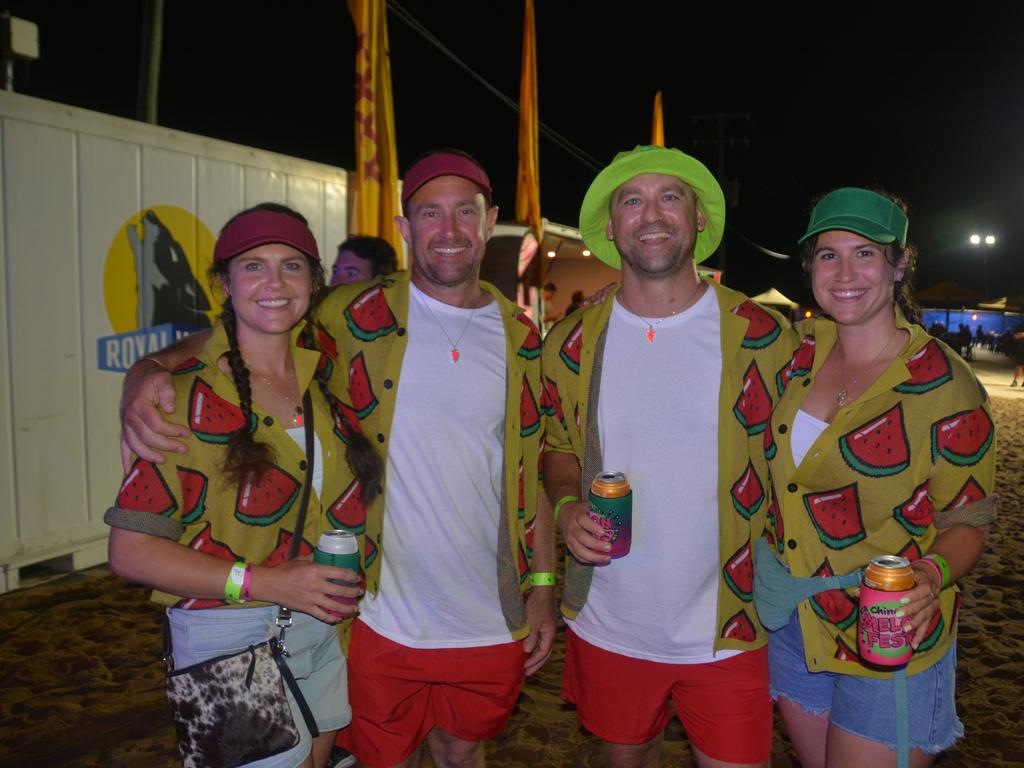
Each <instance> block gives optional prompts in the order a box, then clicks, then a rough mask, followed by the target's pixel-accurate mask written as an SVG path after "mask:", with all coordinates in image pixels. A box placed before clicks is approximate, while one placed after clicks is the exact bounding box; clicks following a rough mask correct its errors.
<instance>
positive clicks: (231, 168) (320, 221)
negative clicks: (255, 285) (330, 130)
mask: <svg viewBox="0 0 1024 768" xmlns="http://www.w3.org/2000/svg"><path fill="white" fill-rule="evenodd" d="M339 140H341V138H340V137H339ZM0 173H2V179H3V185H2V190H0V195H2V199H0V206H2V210H3V216H2V219H0V295H2V296H3V297H4V298H3V301H4V307H3V311H2V312H0V569H2V570H4V571H5V573H6V582H5V581H3V580H0V591H3V590H4V589H5V588H12V587H13V586H16V584H17V569H18V567H20V566H23V565H26V564H29V563H32V562H38V561H40V560H46V559H50V558H55V557H61V556H66V555H68V556H70V555H73V556H75V557H77V558H78V560H77V561H76V562H74V564H75V565H76V566H78V567H83V566H87V565H91V564H93V563H95V562H97V558H98V559H99V561H102V560H103V559H105V546H106V545H105V539H106V526H104V525H103V522H102V518H103V512H104V511H105V510H106V508H107V507H108V506H109V505H110V503H111V501H112V500H113V498H114V496H115V494H116V491H117V487H118V484H119V482H120V477H121V469H120V459H119V451H118V434H119V426H118V418H117V405H118V400H119V398H120V390H121V382H122V379H123V377H122V375H121V374H119V373H113V372H110V371H103V370H100V368H99V360H98V358H97V344H96V340H97V339H98V338H100V337H103V336H108V335H111V334H113V333H115V329H113V328H112V327H111V322H110V320H109V319H108V312H107V306H106V304H105V300H104V289H103V288H104V268H105V264H106V261H107V255H108V251H109V250H110V248H111V243H112V241H113V240H114V238H115V237H117V236H119V232H121V231H122V230H123V227H124V222H125V221H126V220H127V219H128V217H129V216H132V215H133V214H135V213H138V212H140V211H143V210H145V209H148V208H151V207H153V206H176V207H178V208H182V209H185V210H186V211H189V212H191V213H192V214H193V215H194V216H195V217H197V218H198V219H200V220H201V221H202V222H203V223H204V224H205V225H206V227H207V228H208V229H209V230H210V231H211V232H212V233H213V234H214V235H215V234H216V232H217V231H218V230H219V229H220V227H221V225H223V223H224V222H225V221H226V220H227V219H228V218H229V217H230V216H231V215H232V214H234V213H236V212H237V211H239V210H241V209H243V208H245V207H247V206H249V205H253V204H255V203H257V202H261V201H263V200H273V201H278V202H284V203H287V204H288V205H290V206H292V207H293V208H295V209H297V210H299V211H300V212H302V213H303V215H305V216H306V217H307V218H308V219H309V222H310V226H311V227H312V229H313V232H314V234H315V235H316V237H317V241H318V244H319V246H320V248H321V251H322V253H323V255H324V262H325V266H327V267H328V268H329V267H330V265H331V263H332V262H333V258H334V253H333V249H334V246H336V245H337V243H339V242H340V241H341V240H343V239H344V238H345V234H346V210H347V175H346V172H345V171H343V170H342V169H338V168H332V167H329V166H324V165H320V164H317V163H312V162H307V161H302V160H297V159H295V158H290V157H285V156H282V155H275V154H272V153H269V152H263V151H259V150H254V149H250V148H247V147H241V146H238V145H234V144H228V143H226V142H220V141H214V140H211V139H206V138H203V137H200V136H194V135H191V134H183V133H179V132H175V131H170V130H167V129H164V128H159V127H156V126H150V125H146V124H143V123H137V122H134V121H130V120H123V119H120V118H114V117H110V116H107V115H101V114H98V113H95V112H89V111H86V110H80V109H75V108H71V107H67V106H64V105H59V104H54V103H51V102H46V101H41V100H38V99H32V98H29V97H25V96H20V95H17V94H10V93H6V92H0ZM176 236H177V237H178V238H179V240H180V239H181V237H182V235H181V234H179V233H176ZM190 245H193V246H194V243H192V244H190V243H188V242H187V237H186V241H184V242H182V246H183V247H184V248H185V249H186V250H188V249H189V247H190ZM197 278H198V279H199V280H201V281H202V282H203V284H204V285H206V276H205V275H197Z"/></svg>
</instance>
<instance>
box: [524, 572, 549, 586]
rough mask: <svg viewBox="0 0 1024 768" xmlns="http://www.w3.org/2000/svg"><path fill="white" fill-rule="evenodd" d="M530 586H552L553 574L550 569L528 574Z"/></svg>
mask: <svg viewBox="0 0 1024 768" xmlns="http://www.w3.org/2000/svg"><path fill="white" fill-rule="evenodd" d="M530 586H533V587H553V586H555V574H553V573H551V572H550V571H547V572H544V573H533V574H531V575H530Z"/></svg>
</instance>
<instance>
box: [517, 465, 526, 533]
mask: <svg viewBox="0 0 1024 768" xmlns="http://www.w3.org/2000/svg"><path fill="white" fill-rule="evenodd" d="M518 504H519V506H518V507H517V508H516V509H517V516H518V517H519V519H520V520H523V519H525V518H526V492H525V490H524V484H523V460H522V459H520V460H519V502H518Z"/></svg>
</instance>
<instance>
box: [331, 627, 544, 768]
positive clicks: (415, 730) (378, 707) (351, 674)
mask: <svg viewBox="0 0 1024 768" xmlns="http://www.w3.org/2000/svg"><path fill="white" fill-rule="evenodd" d="M525 659H526V654H525V653H524V652H523V644H522V643H520V642H510V643H502V644H501V645H487V646H483V647H480V648H431V649H422V648H409V647H407V646H404V645H400V644H398V643H396V642H393V641H392V640H389V639H388V638H386V637H383V636H381V635H379V634H377V633H376V632H374V631H373V630H372V629H370V628H369V627H368V626H366V625H365V624H364V623H363V622H361V621H357V622H355V624H354V625H353V627H352V642H351V644H350V645H349V652H348V695H349V703H350V704H351V705H352V724H351V725H350V726H349V727H348V728H346V729H345V730H343V731H342V732H341V734H342V735H341V737H340V739H339V741H341V742H343V743H344V746H345V747H346V748H347V749H348V750H349V751H351V752H352V754H354V755H355V756H356V758H358V760H359V762H360V763H362V764H364V765H371V766H385V765H394V764H396V763H400V762H402V761H403V760H405V759H406V758H407V757H409V755H411V754H412V753H413V752H414V751H415V750H416V749H417V748H418V747H419V745H420V744H421V743H422V742H423V740H424V739H425V738H426V737H427V734H428V733H430V731H431V729H432V728H434V727H435V726H437V727H438V728H440V729H441V730H442V731H444V732H445V733H447V734H449V735H451V736H454V737H456V738H458V739H463V740H464V741H483V740H484V739H490V738H493V737H494V736H497V735H498V734H499V733H501V732H502V731H503V730H504V729H505V726H506V725H507V724H508V720H509V718H510V717H511V716H512V709H513V707H515V704H516V700H517V699H518V698H519V691H520V690H521V689H522V687H523V680H524V679H525V672H524V662H525Z"/></svg>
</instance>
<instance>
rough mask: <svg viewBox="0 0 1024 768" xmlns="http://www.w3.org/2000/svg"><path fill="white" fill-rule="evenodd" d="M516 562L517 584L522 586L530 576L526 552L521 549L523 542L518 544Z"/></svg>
mask: <svg viewBox="0 0 1024 768" xmlns="http://www.w3.org/2000/svg"><path fill="white" fill-rule="evenodd" d="M516 560H517V562H516V568H518V569H519V583H520V584H523V583H524V582H525V581H526V579H527V577H529V575H530V561H529V558H527V556H526V550H525V549H523V542H521V541H520V542H519V548H518V557H517V558H516Z"/></svg>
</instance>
